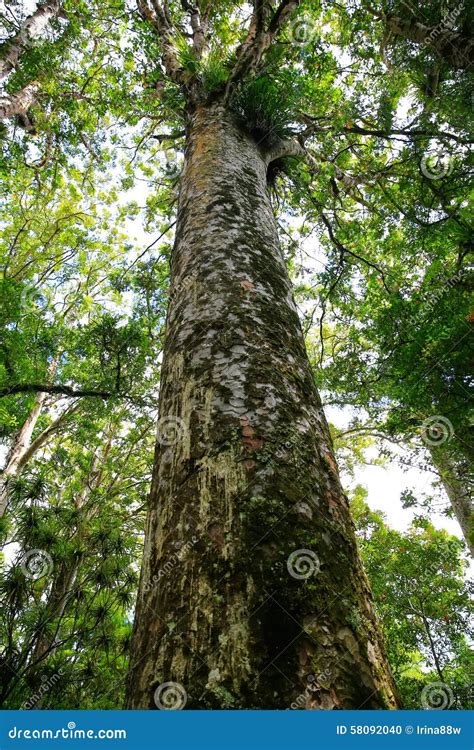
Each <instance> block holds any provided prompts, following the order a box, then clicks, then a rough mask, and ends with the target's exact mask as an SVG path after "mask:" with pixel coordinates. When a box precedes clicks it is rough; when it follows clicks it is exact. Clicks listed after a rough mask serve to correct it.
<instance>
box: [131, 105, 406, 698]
mask: <svg viewBox="0 0 474 750" xmlns="http://www.w3.org/2000/svg"><path fill="white" fill-rule="evenodd" d="M267 162H268V158H267V156H266V154H265V149H264V148H263V146H262V145H258V144H257V143H256V142H255V140H254V139H253V138H252V136H251V135H249V134H247V133H246V132H244V130H243V129H241V128H240V127H239V126H238V125H237V124H236V123H235V122H234V120H233V118H232V116H231V115H229V114H228V113H226V112H225V110H224V109H223V108H221V107H219V106H218V105H215V106H213V107H208V108H198V109H197V111H196V113H195V115H194V116H193V117H192V118H191V124H190V126H189V132H188V138H187V149H186V159H185V166H184V172H183V176H182V182H181V190H180V200H179V213H178V226H177V236H176V242H175V247H174V251H173V258H172V274H171V275H172V281H171V297H170V306H169V312H168V323H167V339H166V345H165V355H164V361H163V370H162V379H161V393H160V406H159V410H160V420H159V424H158V440H157V450H156V459H155V468H154V477H153V483H152V490H151V496H150V508H149V514H148V520H147V529H146V539H145V550H144V559H143V567H142V574H141V582H140V591H139V596H138V603H137V612H136V620H135V630H134V637H133V647H132V654H131V669H130V676H129V684H128V699H127V706H128V707H129V708H137V709H138V708H150V707H151V708H154V707H155V702H154V692H155V689H156V688H157V687H158V686H159V685H161V684H162V683H165V682H169V681H175V682H178V683H180V684H181V685H182V687H183V688H184V690H185V691H186V694H187V704H186V705H187V708H198V709H204V708H260V709H284V708H287V707H289V706H290V705H291V704H292V703H293V702H294V701H295V700H296V699H297V698H298V696H301V695H302V694H304V695H305V696H306V697H305V699H304V701H305V704H304V707H305V708H310V709H338V708H363V709H382V708H396V707H397V698H396V695H395V690H394V686H393V682H392V678H391V675H390V671H389V667H388V665H387V661H386V658H385V655H384V651H383V644H382V639H381V635H380V631H379V627H378V625H377V622H376V619H375V616H374V610H373V606H372V601H371V594H370V591H369V587H368V583H367V580H366V577H365V574H364V572H363V570H362V567H361V563H360V560H359V556H358V552H357V548H356V542H355V535H354V529H353V524H352V521H351V518H350V515H349V509H348V503H347V500H346V498H345V496H344V494H343V491H342V489H341V485H340V481H339V478H338V471H337V466H336V463H335V460H334V456H333V451H332V447H331V440H330V436H329V432H328V427H327V424H326V420H325V418H324V414H323V411H322V408H321V402H320V399H319V396H318V394H317V391H316V388H315V385H314V381H313V374H312V371H311V368H310V365H309V362H308V358H307V354H306V350H305V346H304V342H303V337H302V333H301V328H300V324H299V320H298V315H297V311H296V308H295V304H294V301H293V297H292V288H291V283H290V280H289V278H288V274H287V270H286V266H285V262H284V259H283V255H282V251H281V248H280V245H279V240H278V234H277V227H276V222H275V219H274V215H273V212H272V208H271V204H270V201H269V197H268V193H267V189H266V169H267ZM173 428H174V432H173ZM308 573H309V574H310V575H307V574H308ZM309 683H310V684H311V689H310V690H308V684H309ZM305 691H306V692H305Z"/></svg>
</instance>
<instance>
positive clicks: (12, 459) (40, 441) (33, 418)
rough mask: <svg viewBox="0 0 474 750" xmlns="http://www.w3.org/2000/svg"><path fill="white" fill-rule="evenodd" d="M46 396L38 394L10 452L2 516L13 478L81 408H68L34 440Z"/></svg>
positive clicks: (0, 494) (0, 496)
mask: <svg viewBox="0 0 474 750" xmlns="http://www.w3.org/2000/svg"><path fill="white" fill-rule="evenodd" d="M57 365H58V358H57V357H55V359H54V360H53V362H52V363H51V365H50V366H49V368H48V374H49V375H50V376H52V375H54V373H55V372H56V368H57ZM46 396H47V393H46V392H40V393H37V394H36V396H35V400H34V403H33V408H32V409H31V412H30V413H29V415H28V417H27V419H26V421H25V423H24V424H23V426H22V428H21V430H20V431H19V432H18V434H17V436H16V438H15V441H14V444H13V446H12V448H11V450H10V452H9V454H8V458H7V462H6V466H5V468H4V469H3V471H2V473H1V475H0V518H2V517H3V516H4V514H5V511H6V509H7V506H8V486H9V483H10V482H11V480H12V479H17V478H18V477H19V476H20V474H21V473H22V471H23V469H24V468H25V466H27V464H28V462H29V461H30V460H31V459H32V458H33V456H34V455H35V454H36V453H37V452H38V451H39V450H40V448H42V447H43V446H44V445H45V444H46V443H47V442H48V440H49V439H50V438H51V436H52V435H54V434H55V433H56V432H57V431H58V430H59V429H60V427H61V426H62V424H63V423H64V421H65V420H66V418H67V417H69V416H70V415H71V414H73V413H74V412H75V411H77V409H78V408H79V405H78V404H74V405H73V406H70V407H68V408H66V409H65V410H64V411H63V412H62V413H61V414H60V415H59V416H58V417H56V419H53V421H52V422H51V423H50V424H49V425H48V427H46V428H45V429H44V430H43V431H42V432H41V433H40V434H39V435H38V436H37V437H36V438H35V439H34V440H33V439H32V438H33V432H34V430H35V427H36V424H37V422H38V419H39V417H40V415H41V412H42V410H43V406H44V401H45V398H46Z"/></svg>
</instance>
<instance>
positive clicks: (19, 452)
mask: <svg viewBox="0 0 474 750" xmlns="http://www.w3.org/2000/svg"><path fill="white" fill-rule="evenodd" d="M45 398H46V394H45V393H37V394H36V396H35V401H34V404H33V408H32V409H31V411H30V413H29V415H28V417H27V419H26V421H25V423H24V424H23V426H22V428H21V430H20V431H19V433H18V434H17V436H16V439H15V442H14V444H13V446H12V448H11V450H10V453H9V454H8V458H7V463H6V466H5V468H4V470H3V472H2V474H1V475H0V518H1V517H2V516H3V515H4V513H5V511H6V509H7V504H8V483H9V482H10V481H11V480H12V479H13V478H15V477H17V476H18V473H19V471H20V468H21V465H22V460H23V457H24V455H25V453H26V451H27V450H28V448H29V446H30V444H31V438H32V436H33V430H34V429H35V426H36V423H37V421H38V418H39V416H40V414H41V410H42V409H43V403H44V400H45Z"/></svg>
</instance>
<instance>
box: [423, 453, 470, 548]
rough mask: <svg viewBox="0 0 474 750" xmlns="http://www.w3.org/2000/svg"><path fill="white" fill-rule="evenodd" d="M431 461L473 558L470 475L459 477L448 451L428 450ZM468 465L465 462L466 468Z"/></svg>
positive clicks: (459, 474)
mask: <svg viewBox="0 0 474 750" xmlns="http://www.w3.org/2000/svg"><path fill="white" fill-rule="evenodd" d="M430 454H431V460H432V461H433V466H434V467H435V469H436V471H437V473H438V474H439V477H440V479H441V483H442V485H443V487H444V489H445V491H446V494H447V496H448V498H449V500H450V503H451V507H452V509H453V511H454V514H455V516H456V519H457V521H458V523H459V526H460V527H461V531H462V533H463V536H464V539H465V541H466V544H467V546H468V547H469V551H470V553H471V555H472V556H473V557H474V507H473V503H472V488H473V483H472V475H471V477H469V476H468V475H467V469H466V472H465V474H464V475H461V472H460V467H459V466H458V464H457V463H456V462H455V461H453V459H452V457H451V456H450V454H449V449H447V448H445V447H444V448H443V447H434V446H433V447H431V448H430ZM467 466H468V463H467V462H466V467H467Z"/></svg>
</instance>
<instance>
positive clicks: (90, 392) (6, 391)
mask: <svg viewBox="0 0 474 750" xmlns="http://www.w3.org/2000/svg"><path fill="white" fill-rule="evenodd" d="M16 393H52V394H61V395H63V396H69V397H71V398H78V397H85V396H91V397H95V398H103V399H108V398H112V397H113V396H118V395H119V394H118V393H111V392H109V391H98V390H94V389H88V388H86V389H82V388H77V389H76V388H72V387H71V386H69V385H49V384H48V383H17V384H16V385H10V386H4V387H3V388H0V398H4V397H5V396H12V395H14V394H16Z"/></svg>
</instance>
